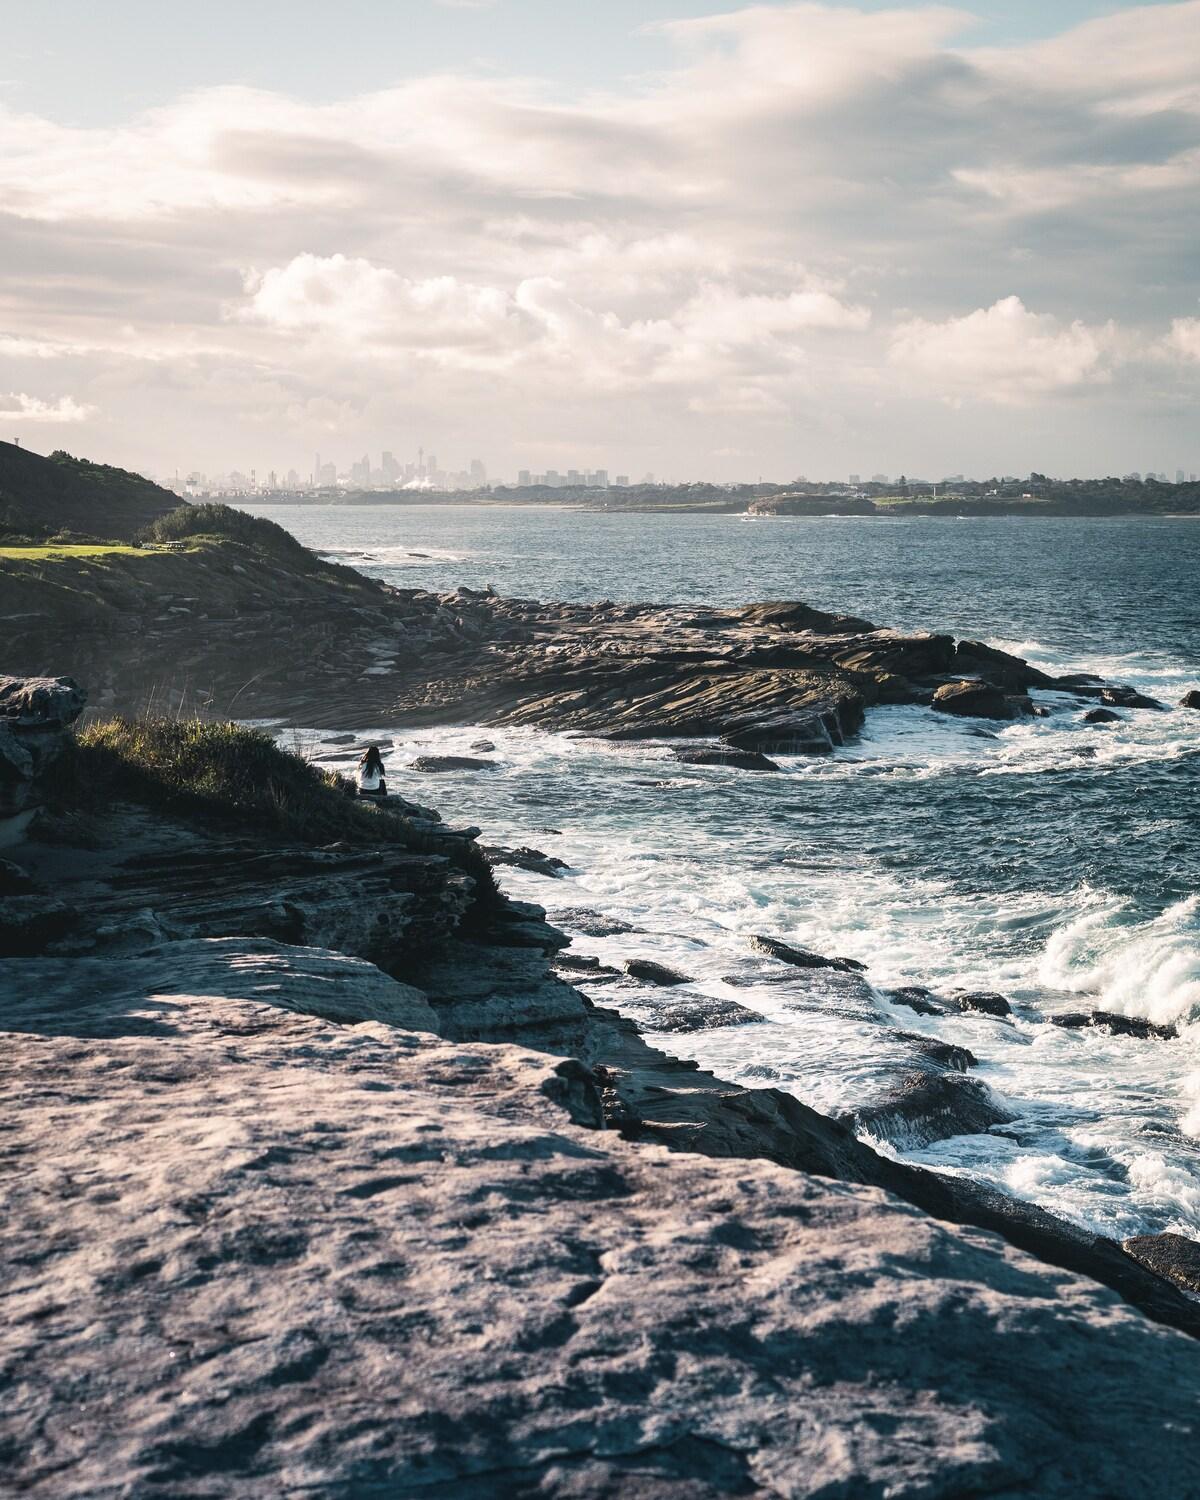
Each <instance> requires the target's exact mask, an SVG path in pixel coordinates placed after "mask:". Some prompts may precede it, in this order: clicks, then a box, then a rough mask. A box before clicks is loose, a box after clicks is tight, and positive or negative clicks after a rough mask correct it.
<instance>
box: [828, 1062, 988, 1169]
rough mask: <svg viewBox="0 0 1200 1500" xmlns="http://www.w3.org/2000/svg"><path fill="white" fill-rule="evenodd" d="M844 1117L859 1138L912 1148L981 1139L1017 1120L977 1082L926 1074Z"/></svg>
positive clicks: (911, 1077) (912, 1076)
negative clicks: (955, 1138)
mask: <svg viewBox="0 0 1200 1500" xmlns="http://www.w3.org/2000/svg"><path fill="white" fill-rule="evenodd" d="M842 1118H843V1120H844V1121H845V1123H847V1124H849V1125H851V1126H852V1128H853V1129H855V1130H857V1131H859V1132H861V1133H865V1134H867V1135H871V1136H874V1137H875V1138H876V1139H877V1140H885V1141H890V1142H891V1143H892V1144H893V1145H895V1146H900V1147H905V1148H910V1149H912V1148H919V1147H921V1146H927V1145H929V1143H930V1142H931V1141H944V1140H948V1139H949V1138H950V1137H951V1136H954V1135H980V1134H982V1133H983V1132H984V1131H986V1130H990V1129H991V1127H992V1126H993V1125H1004V1124H1007V1123H1008V1122H1009V1121H1010V1120H1012V1119H1013V1118H1015V1117H1014V1116H1013V1115H1012V1114H1011V1113H1010V1112H1009V1111H1008V1110H1006V1109H1005V1108H1004V1107H1003V1106H1002V1105H1001V1104H1000V1103H999V1101H998V1100H997V1099H996V1098H995V1096H994V1095H993V1094H992V1092H991V1090H990V1089H989V1088H988V1087H987V1085H986V1084H984V1083H981V1082H980V1081H979V1079H977V1078H964V1077H962V1076H961V1074H960V1073H935V1072H930V1071H927V1070H922V1071H921V1072H917V1073H909V1074H907V1075H906V1076H905V1077H903V1078H902V1079H900V1080H899V1081H898V1082H897V1084H896V1085H895V1087H894V1088H893V1089H892V1090H891V1092H890V1093H889V1094H888V1096H887V1097H885V1098H884V1099H882V1100H879V1101H878V1102H875V1103H872V1104H869V1105H866V1106H864V1107H863V1108H861V1109H856V1110H853V1111H851V1112H850V1113H849V1114H848V1115H844V1116H842Z"/></svg>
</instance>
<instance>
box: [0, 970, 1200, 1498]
mask: <svg viewBox="0 0 1200 1500" xmlns="http://www.w3.org/2000/svg"><path fill="white" fill-rule="evenodd" d="M38 967H39V969H42V970H43V975H44V977H43V979H42V981H41V982H40V983H38V984H37V985H36V986H35V991H36V993H37V995H38V998H39V1003H40V1009H39V1008H37V1007H36V1006H34V1005H32V1004H30V1005H29V1006H26V1007H25V1008H24V1009H23V1010H22V1012H21V1015H20V1024H19V1028H18V1029H17V1030H15V1031H10V1032H9V1033H8V1034H7V1035H5V1037H4V1045H3V1047H2V1048H0V1081H2V1086H3V1088H4V1094H3V1100H2V1102H3V1107H4V1110H5V1115H6V1118H7V1119H8V1120H9V1121H10V1127H11V1128H10V1131H9V1133H8V1138H7V1141H6V1147H5V1149H6V1151H8V1152H10V1153H12V1154H13V1156H14V1157H15V1159H16V1160H19V1161H20V1163H21V1166H22V1170H21V1172H20V1173H18V1174H15V1175H14V1176H13V1177H12V1178H11V1179H10V1181H11V1186H10V1188H9V1189H8V1195H9V1196H8V1199H7V1203H6V1209H7V1212H6V1213H5V1214H4V1216H3V1218H2V1219H0V1265H2V1266H3V1271H2V1272H0V1275H2V1276H3V1290H4V1294H5V1319H6V1328H5V1342H6V1352H7V1355H8V1357H9V1358H10V1359H11V1360H12V1362H13V1368H14V1369H15V1370H19V1372H20V1380H19V1385H18V1387H17V1388H16V1389H15V1391H14V1399H12V1400H9V1401H6V1402H5V1403H4V1404H3V1406H2V1407H0V1444H2V1445H3V1451H4V1453H5V1464H6V1472H7V1474H8V1480H7V1483H8V1484H10V1485H11V1486H12V1487H13V1489H14V1492H16V1493H21V1494H28V1495H31V1496H37V1495H45V1496H47V1497H49V1496H51V1495H53V1496H55V1497H56V1500H58V1497H64V1500H66V1497H79V1500H82V1497H84V1496H87V1497H89V1500H90V1497H100V1496H109V1495H112V1496H116V1495H147V1496H154V1495H163V1496H167V1495H171V1496H183V1495H184V1494H187V1495H196V1496H199V1495H212V1496H215V1495H247V1496H251V1495H262V1496H267V1495H272V1496H274V1495H286V1494H300V1493H305V1492H311V1493H313V1494H323V1495H330V1496H333V1495H353V1494H364V1493H368V1492H370V1493H380V1494H384V1493H388V1494H397V1495H399V1494H402V1493H405V1492H406V1491H407V1490H409V1489H411V1488H412V1486H413V1483H414V1482H417V1483H418V1484H419V1487H421V1488H422V1489H426V1490H429V1489H430V1487H431V1486H434V1487H436V1489H437V1490H439V1491H440V1492H441V1493H443V1494H445V1495H447V1496H449V1495H453V1496H455V1497H456V1500H458V1497H462V1500H500V1497H501V1496H508V1495H521V1494H529V1495H532V1494H534V1493H537V1494H541V1495H545V1496H553V1495H567V1494H572V1495H578V1496H585V1495H586V1496H592V1495H596V1496H599V1495H611V1496H616V1495H622V1496H624V1495H631V1496H643V1497H655V1500H685V1497H686V1500H705V1497H707V1500H717V1497H719V1496H728V1495H732V1494H739V1493H740V1494H744V1495H753V1496H758V1495H761V1496H763V1497H764V1500H765V1497H766V1496H771V1495H780V1494H787V1495H789V1496H794V1497H796V1500H804V1497H813V1500H816V1497H818V1496H831V1495H834V1494H841V1495H846V1496H850V1495H854V1496H857V1495H864V1496H866V1495H877V1494H878V1495H882V1494H884V1493H888V1494H891V1495H895V1496H916V1495H933V1494H941V1495H947V1496H948V1495H951V1494H962V1495H966V1494H983V1493H992V1494H996V1495H1000V1494H1005V1495H1013V1496H1015V1495H1018V1494H1029V1495H1035V1494H1036V1495H1039V1496H1046V1497H1051V1496H1061V1497H1063V1500H1066V1497H1068V1496H1076V1495H1085V1494H1086V1495H1092V1494H1095V1495H1101V1494H1107V1495H1114V1496H1115V1495H1132V1494H1136V1493H1146V1494H1150V1493H1155V1494H1165V1495H1185V1494H1187V1493H1188V1492H1189V1489H1190V1488H1191V1487H1192V1485H1193V1481H1194V1463H1195V1423H1196V1416H1195V1413H1196V1403H1197V1397H1198V1395H1200V1375H1198V1373H1197V1370H1198V1366H1197V1361H1196V1358H1195V1345H1194V1344H1193V1343H1192V1342H1191V1341H1188V1340H1186V1339H1184V1338H1183V1337H1182V1336H1181V1335H1179V1334H1176V1333H1173V1332H1171V1331H1170V1330H1167V1329H1164V1328H1161V1327H1157V1326H1155V1325H1154V1324H1152V1323H1150V1322H1147V1321H1146V1320H1145V1319H1143V1318H1142V1317H1141V1316H1140V1315H1138V1314H1137V1313H1135V1312H1134V1311H1132V1310H1131V1309H1129V1308H1127V1307H1124V1306H1122V1305H1121V1304H1120V1302H1119V1301H1118V1300H1117V1299H1116V1298H1115V1297H1114V1296H1113V1295H1112V1293H1110V1292H1108V1291H1106V1290H1104V1289H1102V1288H1099V1287H1097V1286H1096V1285H1095V1284H1094V1283H1092V1282H1088V1281H1085V1280H1083V1279H1081V1278H1079V1277H1077V1276H1073V1275H1071V1274H1069V1273H1066V1272H1063V1271H1059V1270H1053V1269H1050V1268H1048V1267H1046V1266H1045V1265H1041V1264H1039V1263H1038V1262H1036V1261H1035V1260H1033V1259H1031V1258H1030V1257H1029V1256H1027V1255H1024V1254H1022V1253H1021V1252H1019V1251H1017V1250H1013V1249H1012V1248H1010V1247H1008V1246H1005V1245H1004V1244H1003V1243H1002V1242H1001V1241H999V1240H998V1239H997V1238H996V1237H994V1236H992V1235H985V1234H980V1233H978V1232H975V1231H972V1230H957V1229H953V1228H951V1227H949V1226H947V1225H944V1224H939V1223H937V1222H936V1221H935V1220H933V1219H931V1218H929V1217H927V1216H926V1215H924V1214H922V1213H920V1212H918V1211H917V1210H915V1209H912V1208H910V1207H908V1206H907V1205H904V1204H901V1203H898V1202H897V1201H896V1200H895V1199H892V1198H889V1197H888V1196H887V1195H885V1194H881V1193H880V1192H878V1191H877V1190H875V1189H864V1188H858V1187H853V1186H847V1185H845V1184H835V1183H831V1182H829V1181H826V1180H819V1179H815V1178H812V1177H809V1176H806V1175H804V1174H799V1173H795V1172H791V1171H787V1170H784V1169H781V1168H779V1167H775V1166H772V1165H770V1164H769V1163H766V1162H761V1161H760V1162H755V1163H753V1164H752V1165H751V1164H748V1163H747V1162H745V1161H717V1160H712V1159H702V1158H698V1157H694V1156H687V1155H684V1156H680V1155H672V1154H670V1153H668V1152H666V1151H664V1150H662V1149H659V1148H655V1147H653V1146H645V1145H633V1144H629V1143H627V1142H626V1141H624V1140H622V1139H621V1138H620V1137H619V1135H618V1134H617V1132H615V1131H596V1130H594V1129H589V1128H587V1127H586V1126H584V1125H581V1124H579V1123H575V1121H576V1120H577V1119H583V1118H587V1117H588V1115H589V1112H590V1111H592V1110H594V1097H593V1093H592V1092H590V1089H591V1085H590V1084H589V1082H588V1078H587V1075H586V1073H585V1072H582V1071H581V1070H579V1068H578V1065H573V1064H571V1063H566V1064H560V1063H557V1062H556V1061H555V1060H554V1059H548V1058H545V1057H542V1056H536V1055H532V1054H530V1053H528V1052H524V1051H521V1050H520V1049H517V1048H515V1047H511V1046H510V1047H481V1046H478V1045H472V1046H462V1045H456V1044H452V1043H448V1042H445V1041H441V1040H438V1039H436V1038H432V1037H429V1036H427V1035H425V1036H421V1035H419V1034H415V1033H411V1032H404V1031H398V1030H396V1029H394V1028H389V1027H384V1026H381V1025H379V1024H378V1023H373V1022H372V1023H365V1024H361V1025H355V1026H346V1025H338V1024H334V1023H330V1022H328V1021H324V1020H319V1019H314V1018H310V1017H307V1016H299V1015H295V1014H291V1015H289V1014H288V1013H287V1012H286V1011H283V1010H281V1009H280V1008H278V1007H277V1006H275V1005H272V1004H269V1003H263V999H262V998H261V997H260V998H257V999H254V1000H245V999H238V998H231V997H227V996H224V995H222V994H221V993H220V992H219V991H220V985H221V983H223V982H224V981H223V980H220V981H210V982H207V983H205V984H203V985H202V986H201V988H202V989H203V990H204V991H205V996H204V998H202V999H197V998H190V997H187V996H184V995H171V996H163V997H161V998H154V997H153V996H151V995H148V994H147V990H146V985H145V983H144V979H143V973H142V971H130V972H128V973H126V974H122V973H121V972H117V973H116V974H114V975H113V976H112V978H111V982H110V983H108V984H107V985H106V986H103V987H102V988H101V989H100V990H96V989H93V991H92V996H91V1000H90V1005H91V1007H92V1009H91V1012H90V1020H89V1023H88V1024H89V1025H90V1026H91V1027H92V1030H93V1032H95V1033H97V1034H99V1035H101V1036H103V1037H104V1038H105V1040H104V1045H103V1049H102V1056H101V1055H100V1054H99V1052H98V1050H97V1049H95V1048H94V1046H93V1045H92V1044H89V1042H88V1041H87V1039H86V1035H87V1034H86V1033H84V1034H81V1033H80V1032H79V1031H78V1029H76V1030H74V1031H73V1030H72V1029H71V1024H70V1022H69V1020H67V1021H66V1024H64V1019H65V1018H66V1017H69V1015H70V1013H71V1012H72V1010H73V1009H74V1010H75V1011H76V1014H77V1015H78V1014H79V1011H78V1007H79V1004H80V999H79V996H80V991H79V986H78V984H77V983H76V982H75V981H74V980H69V979H66V977H65V976H62V975H60V976H59V977H58V978H55V977H53V976H54V974H55V973H56V972H57V971H56V970H54V969H53V968H50V969H46V968H44V966H43V963H42V962H39V964H38ZM225 973H226V974H227V973H228V968H226V970H225ZM14 993H15V990H14V986H13V985H12V984H3V985H0V996H3V1001H2V1002H0V1003H6V1002H10V1001H11V998H12V997H13V995H14ZM13 1019H14V1017H13V1016H12V1015H11V1013H8V1014H6V1015H0V1020H3V1021H5V1022H6V1023H8V1024H11V1022H12V1020H13ZM90 1058H91V1059H94V1065H93V1064H92V1063H91V1062H90V1061H89V1059H90ZM35 1075H36V1076H37V1078H38V1080H39V1089H38V1092H37V1096H36V1103H35V1102H34V1101H32V1100H31V1098H30V1095H29V1090H28V1079H29V1078H30V1077H31V1076H35ZM64 1163H70V1164H71V1170H70V1171H69V1172H67V1171H64V1168H63V1164H64ZM1130 1264H1132V1262H1131V1263H1130ZM1143 1274H1148V1273H1143ZM1048 1391H1052V1392H1053V1393H1054V1397H1055V1399H1054V1400H1047V1392H1048ZM414 1476H419V1477H418V1479H417V1480H416V1481H414ZM431 1492H432V1491H431Z"/></svg>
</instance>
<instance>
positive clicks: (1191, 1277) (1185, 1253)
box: [1121, 1233, 1200, 1293]
mask: <svg viewBox="0 0 1200 1500" xmlns="http://www.w3.org/2000/svg"><path fill="white" fill-rule="evenodd" d="M1121 1248H1122V1250H1124V1251H1125V1253H1126V1255H1132V1256H1133V1258H1134V1260H1136V1261H1140V1262H1141V1263H1142V1265H1144V1266H1147V1267H1148V1268H1149V1269H1150V1270H1151V1271H1154V1272H1155V1273H1156V1274H1157V1275H1159V1276H1165V1277H1166V1278H1167V1280H1168V1281H1173V1282H1174V1283H1175V1285H1176V1286H1181V1287H1182V1288H1183V1289H1184V1291H1185V1292H1197V1293H1200V1244H1197V1242H1196V1241H1195V1240H1190V1239H1188V1238H1187V1236H1186V1235H1182V1234H1170V1233H1167V1234H1138V1235H1134V1236H1133V1238H1132V1239H1128V1240H1124V1241H1123V1242H1122V1244H1121Z"/></svg>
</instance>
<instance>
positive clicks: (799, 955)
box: [747, 935, 867, 974]
mask: <svg viewBox="0 0 1200 1500" xmlns="http://www.w3.org/2000/svg"><path fill="white" fill-rule="evenodd" d="M747 942H748V944H749V947H750V948H751V949H752V951H753V952H755V953H765V954H766V955H767V957H768V958H777V959H778V960H779V961H780V963H785V964H791V965H792V967H793V968H795V969H840V970H841V971H842V972H843V973H845V974H862V973H864V972H865V971H866V967H867V966H866V964H860V963H859V962H858V960H857V959H855V958H823V957H822V956H821V954H819V953H810V952H809V951H808V949H807V948H793V947H792V945H791V944H790V943H781V942H780V941H779V939H778V938H772V937H760V936H757V935H755V936H752V937H750V938H749V939H747Z"/></svg>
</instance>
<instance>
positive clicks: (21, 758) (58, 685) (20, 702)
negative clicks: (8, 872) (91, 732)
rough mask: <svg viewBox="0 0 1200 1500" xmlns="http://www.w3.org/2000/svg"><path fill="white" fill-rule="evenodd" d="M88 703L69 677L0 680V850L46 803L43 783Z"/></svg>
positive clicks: (2, 677) (77, 685)
mask: <svg viewBox="0 0 1200 1500" xmlns="http://www.w3.org/2000/svg"><path fill="white" fill-rule="evenodd" d="M86 702H87V694H86V693H85V692H84V691H83V689H82V688H81V687H80V686H79V684H78V683H77V682H76V681H75V680H74V679H73V678H70V677H4V676H0V847H2V846H3V845H4V844H6V843H8V842H11V841H12V840H13V839H15V838H16V836H17V834H18V833H19V832H21V831H23V829H24V827H25V825H26V823H27V822H28V817H29V814H30V813H31V811H32V810H33V809H36V808H37V807H38V806H40V805H41V803H42V802H43V801H44V800H45V795H46V790H45V779H46V777H47V775H48V774H49V773H50V771H51V770H52V768H53V765H54V762H55V761H56V760H57V759H58V757H59V756H60V755H61V754H62V751H63V749H64V747H65V745H66V743H67V731H68V730H69V728H70V726H71V725H72V724H74V722H75V720H76V719H77V718H78V717H79V715H80V714H81V713H82V712H83V708H84V704H85V703H86Z"/></svg>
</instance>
